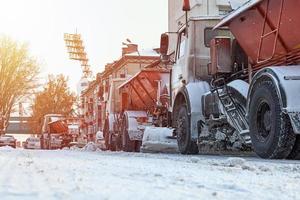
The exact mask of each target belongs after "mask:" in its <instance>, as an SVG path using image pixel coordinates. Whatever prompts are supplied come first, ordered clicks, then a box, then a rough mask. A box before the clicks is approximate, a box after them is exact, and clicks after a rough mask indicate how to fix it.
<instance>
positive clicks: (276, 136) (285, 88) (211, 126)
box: [161, 0, 300, 159]
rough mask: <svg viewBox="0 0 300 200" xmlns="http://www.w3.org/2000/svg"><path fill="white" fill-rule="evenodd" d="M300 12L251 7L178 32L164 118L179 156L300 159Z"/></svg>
mask: <svg viewBox="0 0 300 200" xmlns="http://www.w3.org/2000/svg"><path fill="white" fill-rule="evenodd" d="M299 6H300V1H294V0H252V1H249V2H247V3H245V4H244V5H243V6H241V7H240V8H238V9H237V10H235V11H233V12H231V13H230V14H229V15H228V16H226V17H225V18H223V19H222V20H220V18H218V17H209V16H206V17H194V18H190V19H189V20H187V23H186V24H185V25H184V26H183V27H182V28H180V30H179V31H178V33H177V34H178V42H177V49H176V52H175V55H176V56H175V61H174V65H173V67H172V70H171V86H170V87H171V103H170V111H171V112H172V117H171V118H172V124H173V127H174V128H175V130H176V131H175V135H176V137H177V141H178V148H179V150H180V152H181V153H182V154H195V153H198V151H199V150H200V151H204V152H205V151H211V150H231V149H240V150H243V149H248V148H253V150H254V151H255V152H256V154H257V155H258V156H260V157H262V158H274V159H285V158H289V159H296V158H297V159H299V157H300V101H299V99H300V66H299V63H300V37H299V31H300V30H299V27H300V13H299V12H298V11H297V9H296V8H299ZM183 10H184V11H186V14H187V15H188V11H189V10H190V6H189V1H188V0H185V1H184V6H183ZM168 38H169V35H168V34H163V35H162V37H161V54H162V56H163V57H166V56H167V53H168V41H169V39H168Z"/></svg>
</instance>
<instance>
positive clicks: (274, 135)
mask: <svg viewBox="0 0 300 200" xmlns="http://www.w3.org/2000/svg"><path fill="white" fill-rule="evenodd" d="M279 102H280V99H279V97H278V95H277V91H276V88H275V86H274V84H273V82H272V81H262V82H260V83H258V85H257V86H256V87H255V88H254V92H253V95H252V100H251V103H250V111H249V126H250V127H249V128H250V136H251V141H252V146H253V149H254V151H255V153H256V154H257V155H258V156H260V157H261V158H270V159H284V158H287V156H288V155H289V154H290V152H291V150H292V148H293V145H294V143H295V139H296V138H295V134H294V133H293V131H292V128H291V124H290V121H289V118H288V117H287V116H286V115H284V114H283V113H282V112H281V108H280V103H279Z"/></svg>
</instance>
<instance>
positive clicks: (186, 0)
mask: <svg viewBox="0 0 300 200" xmlns="http://www.w3.org/2000/svg"><path fill="white" fill-rule="evenodd" d="M182 10H183V11H185V12H187V11H190V10H191V6H190V0H183V6H182Z"/></svg>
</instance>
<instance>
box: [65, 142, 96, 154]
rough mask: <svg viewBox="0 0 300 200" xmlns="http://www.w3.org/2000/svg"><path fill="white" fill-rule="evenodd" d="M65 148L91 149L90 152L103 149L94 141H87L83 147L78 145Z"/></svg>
mask: <svg viewBox="0 0 300 200" xmlns="http://www.w3.org/2000/svg"><path fill="white" fill-rule="evenodd" d="M63 150H70V151H89V152H93V151H101V149H99V145H97V144H95V143H94V142H89V143H87V144H86V145H85V146H84V147H83V148H79V147H78V146H76V145H73V146H71V147H70V148H64V149H63Z"/></svg>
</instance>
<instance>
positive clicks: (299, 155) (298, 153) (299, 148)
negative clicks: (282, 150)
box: [287, 135, 300, 160]
mask: <svg viewBox="0 0 300 200" xmlns="http://www.w3.org/2000/svg"><path fill="white" fill-rule="evenodd" d="M287 158H288V159H294V160H300V135H297V136H296V142H295V145H294V147H293V149H292V152H291V153H290V155H289V156H288V157H287Z"/></svg>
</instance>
